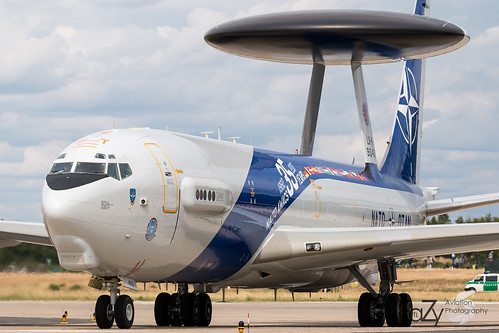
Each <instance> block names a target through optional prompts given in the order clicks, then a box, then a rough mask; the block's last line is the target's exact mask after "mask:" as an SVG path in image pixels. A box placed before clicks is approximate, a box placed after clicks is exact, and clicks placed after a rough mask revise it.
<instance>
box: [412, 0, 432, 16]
mask: <svg viewBox="0 0 499 333" xmlns="http://www.w3.org/2000/svg"><path fill="white" fill-rule="evenodd" d="M427 2H429V1H428V0H418V1H416V7H415V8H414V14H416V15H421V16H424V15H425V11H426V10H429V9H430V8H429V7H430V6H429V5H428V4H427Z"/></svg>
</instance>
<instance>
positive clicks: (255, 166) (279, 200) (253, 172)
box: [167, 149, 421, 282]
mask: <svg viewBox="0 0 499 333" xmlns="http://www.w3.org/2000/svg"><path fill="white" fill-rule="evenodd" d="M362 172H363V170H362V168H360V167H356V166H352V165H342V164H337V163H332V162H326V161H322V160H318V159H314V158H311V157H304V156H299V155H287V154H280V153H274V152H270V151H265V150H259V149H255V150H254V153H253V159H252V162H251V167H250V169H249V172H248V176H247V178H246V181H245V184H244V187H243V189H242V192H241V194H240V196H239V198H238V199H237V202H236V204H235V206H234V208H233V209H232V210H231V212H230V213H229V215H228V216H227V218H226V220H225V221H224V223H223V225H222V227H221V228H220V230H219V231H218V233H217V234H216V235H215V237H214V238H213V240H212V241H211V242H210V244H209V245H208V246H207V247H206V249H205V250H204V251H203V252H202V253H201V254H200V255H199V257H198V258H196V259H195V260H194V261H193V262H192V263H191V264H190V265H188V266H187V267H186V268H185V269H183V270H182V271H180V272H179V273H177V274H175V275H174V276H171V277H169V278H167V280H169V281H177V282H216V281H220V280H224V279H226V278H228V277H230V276H231V275H233V274H235V273H236V272H237V271H239V270H240V269H241V268H242V267H243V266H244V265H245V264H246V263H248V261H249V260H250V259H251V258H252V257H253V255H254V254H255V252H256V251H257V249H258V248H259V247H260V245H261V244H262V242H263V240H264V239H265V237H266V236H267V235H268V233H269V231H270V230H271V228H272V227H273V225H274V224H275V222H276V221H277V220H278V219H279V217H280V216H281V215H282V214H283V213H284V212H285V211H286V209H287V208H288V207H289V206H290V205H291V204H292V203H293V202H294V200H296V198H298V196H299V195H300V194H301V193H302V192H303V191H304V190H305V188H306V187H307V186H309V185H310V184H311V182H310V180H311V179H312V180H316V179H321V178H329V179H336V180H341V181H346V182H351V183H358V184H364V185H370V186H378V187H387V188H394V189H398V190H403V191H408V192H413V193H418V194H419V195H421V193H420V192H418V191H419V189H418V188H417V187H415V186H411V185H410V184H407V183H405V182H402V181H400V180H397V179H390V178H387V179H384V177H381V175H380V174H379V173H378V170H377V168H375V169H374V170H372V171H371V173H375V177H371V179H369V178H368V177H367V176H366V175H364V174H363V173H362Z"/></svg>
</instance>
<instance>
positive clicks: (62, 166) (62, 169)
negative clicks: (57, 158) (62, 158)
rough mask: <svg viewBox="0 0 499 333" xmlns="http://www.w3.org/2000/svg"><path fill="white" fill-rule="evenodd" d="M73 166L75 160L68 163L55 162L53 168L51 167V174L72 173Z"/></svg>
mask: <svg viewBox="0 0 499 333" xmlns="http://www.w3.org/2000/svg"><path fill="white" fill-rule="evenodd" d="M72 167H73V162H67V163H54V165H52V169H50V172H49V175H58V174H62V173H70V172H71V168H72Z"/></svg>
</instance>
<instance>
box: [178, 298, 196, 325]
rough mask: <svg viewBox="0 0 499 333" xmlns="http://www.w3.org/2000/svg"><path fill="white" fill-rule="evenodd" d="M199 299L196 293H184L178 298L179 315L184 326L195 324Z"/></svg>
mask: <svg viewBox="0 0 499 333" xmlns="http://www.w3.org/2000/svg"><path fill="white" fill-rule="evenodd" d="M199 312H200V311H199V300H198V297H197V295H196V294H193V293H186V294H184V295H182V297H181V298H180V317H181V318H182V324H184V326H196V324H197V323H198V322H199Z"/></svg>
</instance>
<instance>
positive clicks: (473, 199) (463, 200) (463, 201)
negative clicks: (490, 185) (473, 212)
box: [424, 192, 499, 216]
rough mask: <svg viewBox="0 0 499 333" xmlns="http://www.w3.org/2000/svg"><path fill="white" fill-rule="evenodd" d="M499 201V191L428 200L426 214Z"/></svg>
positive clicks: (430, 214)
mask: <svg viewBox="0 0 499 333" xmlns="http://www.w3.org/2000/svg"><path fill="white" fill-rule="evenodd" d="M497 203H499V192H496V193H489V194H480V195H473V196H469V197H459V198H451V199H441V200H433V201H428V202H427V203H426V207H425V209H424V211H426V216H435V215H441V214H447V213H452V212H457V211H460V210H464V209H470V208H477V207H483V206H488V205H494V204H497Z"/></svg>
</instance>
